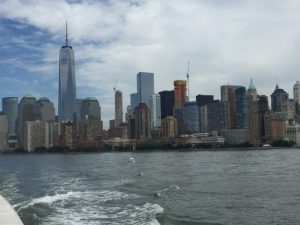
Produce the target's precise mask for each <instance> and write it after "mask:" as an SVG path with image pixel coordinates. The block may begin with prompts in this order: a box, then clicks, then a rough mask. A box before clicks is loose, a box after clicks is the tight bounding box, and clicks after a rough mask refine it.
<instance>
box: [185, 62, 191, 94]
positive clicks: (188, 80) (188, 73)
mask: <svg viewBox="0 0 300 225" xmlns="http://www.w3.org/2000/svg"><path fill="white" fill-rule="evenodd" d="M186 78H187V83H188V99H190V60H188V69H187V73H186Z"/></svg>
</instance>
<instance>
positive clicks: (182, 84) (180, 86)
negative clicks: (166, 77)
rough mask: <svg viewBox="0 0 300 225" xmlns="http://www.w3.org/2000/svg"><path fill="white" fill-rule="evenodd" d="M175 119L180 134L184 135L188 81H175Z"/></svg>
mask: <svg viewBox="0 0 300 225" xmlns="http://www.w3.org/2000/svg"><path fill="white" fill-rule="evenodd" d="M174 97H175V102H174V117H175V118H176V120H177V125H178V134H183V133H184V126H183V105H184V103H185V101H186V99H187V96H186V81H185V80H175V81H174Z"/></svg>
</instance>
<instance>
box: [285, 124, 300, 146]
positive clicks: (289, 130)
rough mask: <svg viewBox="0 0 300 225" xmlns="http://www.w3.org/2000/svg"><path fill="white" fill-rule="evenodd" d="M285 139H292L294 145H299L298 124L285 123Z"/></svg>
mask: <svg viewBox="0 0 300 225" xmlns="http://www.w3.org/2000/svg"><path fill="white" fill-rule="evenodd" d="M285 139H287V140H289V141H294V142H295V143H296V147H298V148H299V147H300V126H299V125H298V124H286V125H285Z"/></svg>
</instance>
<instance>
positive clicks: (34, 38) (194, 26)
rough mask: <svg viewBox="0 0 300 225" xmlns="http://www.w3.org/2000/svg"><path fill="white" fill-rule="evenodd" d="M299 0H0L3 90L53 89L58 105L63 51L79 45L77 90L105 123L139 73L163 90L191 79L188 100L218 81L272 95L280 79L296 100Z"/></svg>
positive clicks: (1, 93) (46, 92) (45, 92)
mask: <svg viewBox="0 0 300 225" xmlns="http://www.w3.org/2000/svg"><path fill="white" fill-rule="evenodd" d="M299 12H300V1H299V0H284V1H283V0H141V1H134V0H123V1H120V0H119V1H117V0H111V1H110V0H103V1H92V0H86V1H77V0H70V1H62V0H43V1H38V0H23V1H21V0H19V1H18V0H0V97H1V98H2V97H6V96H18V97H22V96H24V95H25V94H27V93H31V94H33V95H34V96H36V97H37V98H39V97H42V96H46V97H49V98H50V99H51V100H52V101H54V102H55V104H56V106H57V93H58V53H59V49H60V47H61V45H63V44H64V40H65V21H66V20H68V27H69V44H70V45H72V46H73V49H74V50H75V62H76V79H77V97H78V98H85V97H89V96H91V97H96V98H98V99H99V101H100V104H101V110H102V119H103V120H104V125H105V127H107V126H108V120H109V119H113V115H114V114H113V108H114V105H113V104H114V102H113V101H114V97H113V96H114V92H113V87H114V83H115V81H116V79H118V83H117V89H120V90H121V91H122V92H123V98H124V100H123V101H124V112H125V111H126V106H127V105H128V104H129V95H130V93H134V92H136V74H137V73H138V72H139V71H145V72H153V73H154V74H155V75H154V76H155V91H156V92H159V91H162V90H171V89H173V81H174V80H176V79H185V78H186V77H185V76H186V72H187V61H188V60H189V61H190V84H191V85H190V97H191V100H193V99H195V96H196V95H197V94H213V95H215V98H217V99H218V98H220V85H223V84H228V83H229V84H236V85H244V86H246V87H248V85H249V82H250V79H251V77H252V78H253V80H254V83H255V85H256V88H257V92H258V94H265V95H268V96H270V94H271V93H272V91H273V90H274V88H275V85H276V83H278V84H279V86H280V87H281V88H283V89H285V90H286V91H287V92H288V93H289V94H290V97H291V98H292V90H293V85H294V83H295V81H297V80H300V13H299Z"/></svg>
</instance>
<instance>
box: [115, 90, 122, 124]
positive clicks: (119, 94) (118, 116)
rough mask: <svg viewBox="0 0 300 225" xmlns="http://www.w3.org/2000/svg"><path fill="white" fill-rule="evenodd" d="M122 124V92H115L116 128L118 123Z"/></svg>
mask: <svg viewBox="0 0 300 225" xmlns="http://www.w3.org/2000/svg"><path fill="white" fill-rule="evenodd" d="M122 122H123V100H122V92H121V91H119V90H117V91H115V123H116V127H119V125H120V123H122Z"/></svg>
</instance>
